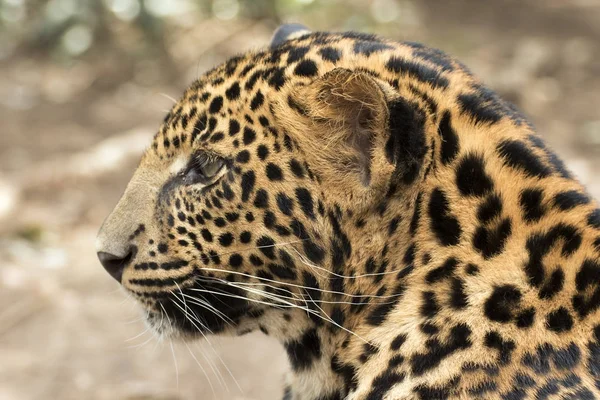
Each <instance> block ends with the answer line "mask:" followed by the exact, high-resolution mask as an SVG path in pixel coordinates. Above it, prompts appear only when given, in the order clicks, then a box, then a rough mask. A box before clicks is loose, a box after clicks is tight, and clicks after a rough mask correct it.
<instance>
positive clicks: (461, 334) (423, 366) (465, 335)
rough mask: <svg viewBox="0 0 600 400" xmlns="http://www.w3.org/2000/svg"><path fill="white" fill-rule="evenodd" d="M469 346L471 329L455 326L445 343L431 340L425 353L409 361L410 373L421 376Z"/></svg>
mask: <svg viewBox="0 0 600 400" xmlns="http://www.w3.org/2000/svg"><path fill="white" fill-rule="evenodd" d="M471 345H472V343H471V329H470V328H469V327H468V326H467V324H462V323H461V324H458V325H455V326H454V327H452V329H451V330H450V334H449V336H448V339H447V341H446V343H444V344H442V343H441V342H440V341H438V340H431V341H430V342H429V346H428V349H427V352H426V353H417V354H415V355H414V356H413V357H412V359H411V360H410V363H411V368H412V372H413V374H415V375H416V376H420V375H423V374H424V373H425V372H427V371H429V370H431V369H433V368H435V367H437V366H438V365H439V364H440V363H441V362H442V360H443V359H445V358H446V357H448V356H450V355H451V354H452V353H454V352H456V351H458V350H463V349H467V348H469V347H471ZM433 398H435V397H433ZM433 398H432V399H433Z"/></svg>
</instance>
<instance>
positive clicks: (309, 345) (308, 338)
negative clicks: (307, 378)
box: [285, 329, 321, 372]
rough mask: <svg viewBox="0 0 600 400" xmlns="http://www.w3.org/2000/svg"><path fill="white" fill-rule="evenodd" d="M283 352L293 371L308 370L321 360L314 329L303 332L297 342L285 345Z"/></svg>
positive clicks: (318, 343) (319, 346)
mask: <svg viewBox="0 0 600 400" xmlns="http://www.w3.org/2000/svg"><path fill="white" fill-rule="evenodd" d="M285 350H286V352H287V355H288V358H289V360H290V364H291V365H292V369H293V370H294V371H296V372H298V371H304V370H306V369H308V368H309V367H310V366H311V364H312V363H313V362H315V361H318V360H319V359H320V358H321V341H320V339H319V335H318V333H317V331H316V329H311V330H309V331H307V332H305V333H304V334H303V335H302V337H300V339H298V340H293V341H291V342H288V343H286V344H285Z"/></svg>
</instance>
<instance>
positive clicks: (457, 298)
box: [450, 278, 468, 310]
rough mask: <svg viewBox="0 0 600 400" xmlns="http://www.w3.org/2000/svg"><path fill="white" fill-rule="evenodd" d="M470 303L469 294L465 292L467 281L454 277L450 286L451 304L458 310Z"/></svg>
mask: <svg viewBox="0 0 600 400" xmlns="http://www.w3.org/2000/svg"><path fill="white" fill-rule="evenodd" d="M467 305H468V302H467V294H466V292H465V282H464V281H463V280H462V279H458V278H452V286H451V288H450V306H452V308H454V309H456V310H460V309H463V308H465V307H466V306H467Z"/></svg>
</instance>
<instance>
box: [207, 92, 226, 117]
mask: <svg viewBox="0 0 600 400" xmlns="http://www.w3.org/2000/svg"><path fill="white" fill-rule="evenodd" d="M221 108H223V97H221V96H217V97H215V98H214V99H212V101H211V102H210V106H209V108H208V111H209V112H210V113H212V114H215V113H218V112H219V111H221Z"/></svg>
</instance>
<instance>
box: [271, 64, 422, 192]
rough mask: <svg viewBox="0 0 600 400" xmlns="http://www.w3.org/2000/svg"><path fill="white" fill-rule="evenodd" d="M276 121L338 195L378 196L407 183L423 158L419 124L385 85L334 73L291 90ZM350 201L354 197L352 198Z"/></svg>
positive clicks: (341, 71) (339, 71) (360, 75)
mask: <svg viewBox="0 0 600 400" xmlns="http://www.w3.org/2000/svg"><path fill="white" fill-rule="evenodd" d="M276 115H277V118H278V120H279V122H280V123H281V124H282V125H283V126H284V127H285V129H286V130H288V131H289V132H290V133H291V132H294V133H295V134H298V135H302V136H303V140H302V142H303V143H304V144H305V146H306V147H309V148H308V149H307V150H308V152H309V153H310V157H311V158H313V163H315V164H317V165H319V166H320V168H319V169H320V170H321V171H322V173H323V174H324V175H328V176H329V179H330V182H331V185H332V186H338V185H339V186H340V187H341V188H343V189H342V190H343V191H346V192H348V191H353V193H358V192H361V191H363V192H365V193H366V192H370V193H372V194H376V193H381V192H382V191H385V190H387V189H386V188H388V187H389V185H390V184H391V183H393V182H394V183H401V182H404V183H410V182H409V181H410V179H407V176H408V175H411V176H414V175H416V174H418V172H419V169H420V166H421V164H422V162H423V155H424V153H425V139H424V131H423V129H424V125H423V124H424V119H423V115H422V114H421V113H420V112H419V111H417V110H416V108H415V107H414V106H413V105H411V104H409V103H408V102H407V101H406V100H404V99H403V98H401V97H400V96H399V95H398V93H397V92H396V91H395V90H394V89H393V88H392V87H391V86H390V85H389V84H387V83H386V82H384V81H381V80H379V79H377V78H374V77H372V76H371V75H369V74H367V73H363V72H356V71H350V70H347V69H343V68H336V69H334V70H332V71H330V72H328V73H326V74H325V75H323V76H321V77H319V78H316V79H315V80H314V81H313V82H311V83H309V84H308V85H305V86H298V87H296V88H294V89H293V90H292V92H291V93H290V95H289V96H288V99H287V104H286V107H282V106H280V107H279V110H277V109H276ZM353 197H355V196H353Z"/></svg>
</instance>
